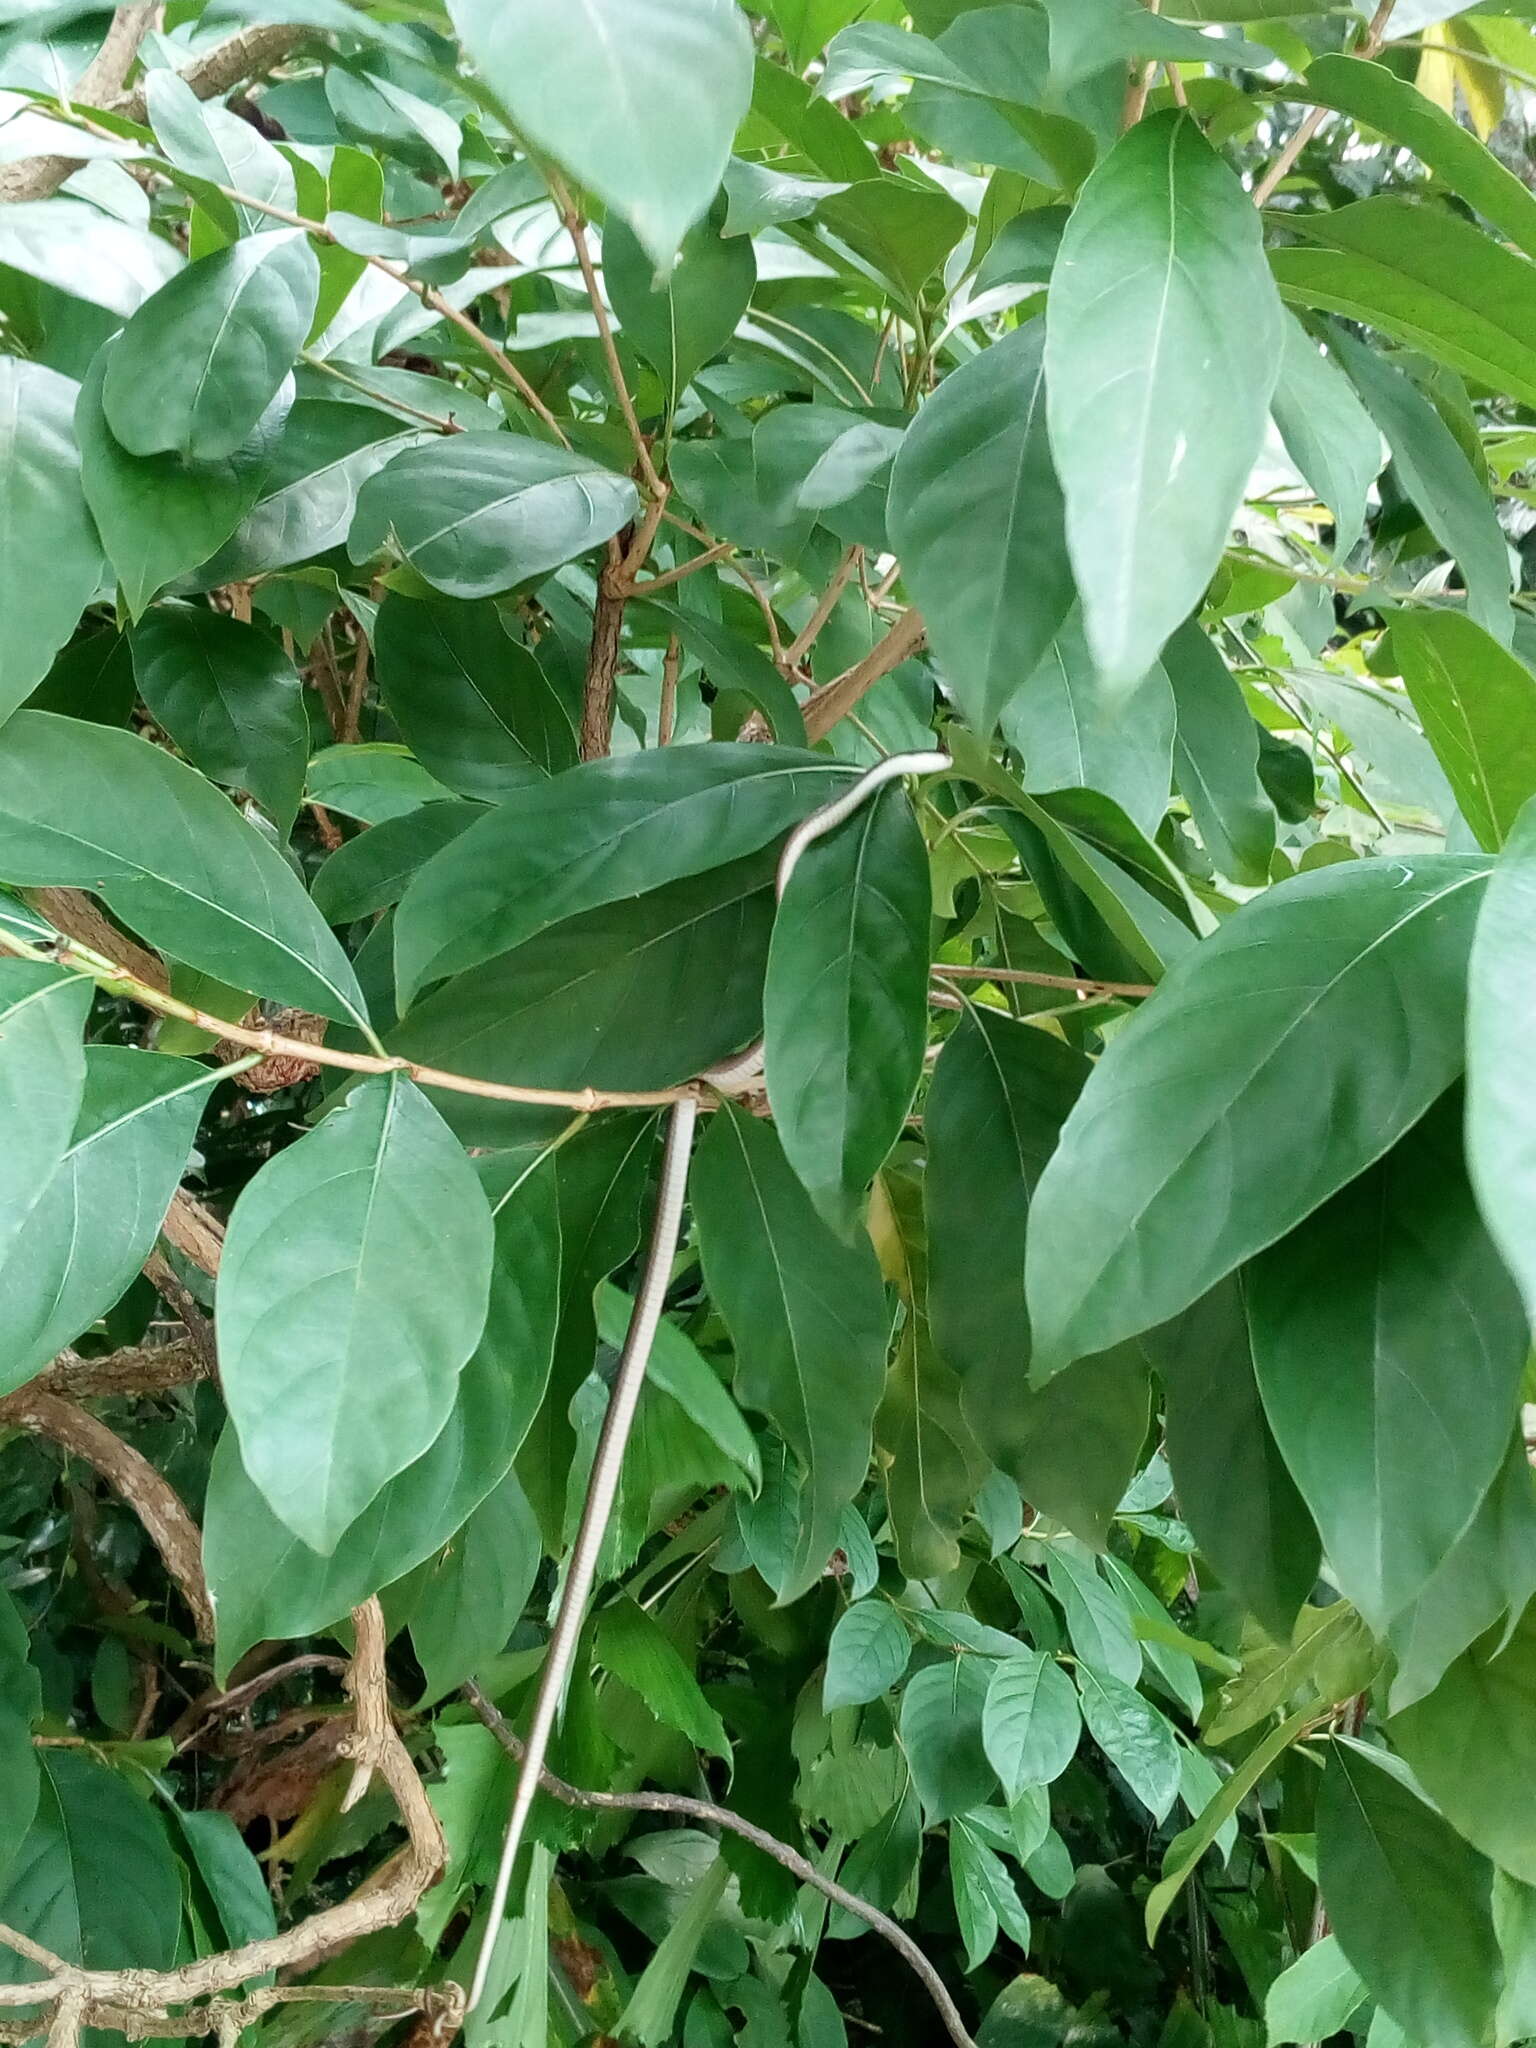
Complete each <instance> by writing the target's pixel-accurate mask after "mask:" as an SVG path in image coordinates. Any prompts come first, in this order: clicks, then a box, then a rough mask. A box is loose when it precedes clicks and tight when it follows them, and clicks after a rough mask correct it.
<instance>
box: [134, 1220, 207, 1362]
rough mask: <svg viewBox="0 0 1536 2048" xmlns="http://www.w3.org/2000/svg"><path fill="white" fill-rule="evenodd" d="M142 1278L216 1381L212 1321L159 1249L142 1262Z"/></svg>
mask: <svg viewBox="0 0 1536 2048" xmlns="http://www.w3.org/2000/svg"><path fill="white" fill-rule="evenodd" d="M144 1278H145V1279H146V1280H147V1281H148V1282H149V1283H150V1285H151V1286H152V1287H153V1288H154V1289H155V1291H156V1293H157V1294H158V1295H159V1296H160V1298H161V1300H162V1301H164V1302H166V1303H167V1304H168V1305H169V1306H170V1307H171V1308H173V1309H174V1310H175V1311H176V1314H177V1315H178V1316H179V1317H180V1319H181V1323H182V1327H183V1328H184V1329H185V1331H186V1333H187V1340H188V1342H189V1343H191V1344H193V1345H195V1346H196V1348H197V1353H198V1356H199V1357H200V1358H201V1359H202V1361H203V1370H204V1372H205V1374H206V1375H207V1377H208V1378H209V1379H217V1378H218V1376H219V1347H218V1340H217V1339H216V1337H215V1336H214V1330H213V1323H212V1320H211V1319H210V1318H209V1317H208V1316H206V1315H205V1314H204V1313H203V1305H202V1303H201V1302H200V1301H199V1300H198V1298H197V1296H196V1295H195V1294H194V1293H193V1292H192V1290H191V1288H190V1287H188V1286H187V1284H186V1282H185V1281H184V1280H183V1279H182V1277H181V1275H180V1274H179V1273H178V1272H177V1271H176V1268H175V1267H174V1266H173V1265H172V1264H171V1262H170V1260H169V1259H168V1258H167V1257H166V1256H165V1253H164V1252H163V1251H161V1250H160V1248H159V1247H158V1246H156V1248H155V1250H154V1251H152V1252H151V1253H150V1255H149V1257H148V1258H147V1259H146V1260H145V1261H144Z"/></svg>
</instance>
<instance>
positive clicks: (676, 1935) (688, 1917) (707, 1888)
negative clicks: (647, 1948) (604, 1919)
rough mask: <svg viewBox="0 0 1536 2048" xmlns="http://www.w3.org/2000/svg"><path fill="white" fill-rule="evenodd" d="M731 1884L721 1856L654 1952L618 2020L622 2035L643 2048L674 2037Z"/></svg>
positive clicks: (658, 2046) (653, 2047)
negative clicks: (679, 2013) (681, 2006)
mask: <svg viewBox="0 0 1536 2048" xmlns="http://www.w3.org/2000/svg"><path fill="white" fill-rule="evenodd" d="M730 1881H731V1867H730V1865H729V1864H728V1863H727V1862H726V1860H725V1858H724V1856H722V1855H717V1856H716V1857H715V1859H714V1861H713V1862H712V1863H711V1864H710V1866H709V1869H708V1870H707V1871H706V1872H705V1874H704V1875H703V1876H702V1877H700V1878H698V1879H696V1880H695V1882H694V1884H693V1885H692V1887H691V1888H690V1890H689V1893H688V1900H687V1903H686V1905H685V1906H684V1907H683V1910H682V1911H681V1913H679V1915H678V1916H677V1918H676V1920H674V1921H673V1923H672V1925H671V1926H670V1927H669V1928H668V1929H667V1931H666V1933H665V1934H664V1935H663V1936H662V1938H661V1940H660V1941H659V1942H658V1943H657V1944H656V1947H655V1948H654V1949H653V1951H652V1952H651V1955H650V1957H649V1959H648V1960H647V1962H646V1965H645V1968H644V1970H643V1971H642V1972H641V1974H640V1979H639V1981H638V1983H637V1984H636V1985H635V1988H634V1990H633V1991H632V1992H631V1994H630V1997H629V2002H628V2004H627V2005H626V2006H625V2008H624V2010H623V2012H622V2014H621V2015H620V2017H619V2022H618V2024H619V2029H620V2031H621V2033H623V2034H625V2035H627V2036H628V2037H629V2038H630V2039H631V2040H633V2041H635V2042H637V2043H638V2044H639V2048H664V2044H665V2043H666V2042H668V2041H670V2040H672V2039H674V2038H675V2035H674V2029H675V2027H676V2023H677V2009H678V2006H679V2004H680V2003H681V2002H682V1997H683V1993H684V1991H685V1990H686V1989H687V1986H688V1983H689V1979H690V1977H691V1976H692V1973H693V1972H694V1970H696V1969H699V1968H700V1967H701V1963H700V1951H701V1950H702V1949H703V1946H704V1942H705V1939H706V1937H707V1936H708V1935H709V1933H710V1931H711V1929H712V1928H713V1927H714V1926H715V1925H716V1923H717V1921H718V1918H719V1915H720V1910H721V1907H722V1905H723V1904H724V1902H725V1897H726V1890H727V1887H728V1886H729V1884H730Z"/></svg>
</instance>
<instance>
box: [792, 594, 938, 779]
mask: <svg viewBox="0 0 1536 2048" xmlns="http://www.w3.org/2000/svg"><path fill="white" fill-rule="evenodd" d="M924 630H925V629H924V626H923V615H922V613H921V612H920V611H918V610H917V609H916V607H915V606H914V607H912V608H911V609H909V610H907V611H904V612H903V613H902V615H901V617H900V618H899V619H898V620H897V621H896V623H895V625H894V626H892V628H891V630H890V631H889V632H888V633H887V634H886V636H885V638H884V639H883V640H880V641H878V642H877V643H876V644H875V646H874V647H872V648H871V649H870V651H869V653H868V654H866V655H865V657H864V659H863V660H862V661H860V662H855V664H854V666H853V667H852V668H850V669H845V670H844V671H843V673H842V674H841V675H840V676H837V677H835V678H834V679H833V680H832V681H831V682H830V683H828V684H827V685H826V686H825V688H823V689H820V690H818V691H817V692H816V694H815V695H814V696H813V697H811V698H810V699H809V700H808V701H807V703H806V707H805V732H806V737H807V739H809V740H810V741H811V743H812V744H813V745H814V744H815V742H816V741H817V740H820V739H825V738H826V736H827V734H828V733H829V732H830V731H831V730H832V728H833V726H834V725H836V723H837V721H838V720H839V719H840V718H844V717H846V716H847V714H848V713H849V712H850V711H851V710H852V709H853V707H854V705H855V704H857V703H858V701H859V699H860V698H861V697H862V696H864V694H865V693H866V691H868V690H871V689H873V688H874V686H875V684H876V683H878V682H879V681H881V679H882V678H883V677H885V676H888V675H889V674H890V672H891V670H892V669H893V668H899V667H900V666H901V664H902V662H904V661H905V660H906V659H907V658H908V656H910V655H913V654H916V652H917V650H918V649H919V648H920V647H921V646H922V644H923V635H924Z"/></svg>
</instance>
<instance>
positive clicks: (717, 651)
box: [649, 406, 812, 753]
mask: <svg viewBox="0 0 1536 2048" xmlns="http://www.w3.org/2000/svg"><path fill="white" fill-rule="evenodd" d="M794 410H795V411H796V412H810V411H811V410H812V408H811V407H810V406H796V407H795V408H794ZM685 445H686V444H685ZM694 445H697V444H694ZM649 609H650V610H651V611H652V612H655V613H657V614H659V615H660V617H662V618H663V619H665V620H666V622H667V626H668V629H669V630H670V631H671V632H674V633H675V634H676V635H677V637H678V639H679V640H681V641H682V643H683V648H684V651H685V652H686V653H688V654H691V655H692V656H693V658H694V660H695V661H697V662H698V664H699V666H700V668H701V669H702V671H703V672H704V674H705V675H706V676H707V677H708V679H709V681H710V682H712V683H713V684H714V685H715V688H716V690H717V691H737V692H739V693H740V694H741V695H742V696H743V697H745V698H746V699H747V700H748V702H749V703H751V704H752V705H753V707H754V708H755V709H756V710H758V711H761V712H762V714H763V716H764V718H766V719H767V721H768V723H769V725H770V726H771V727H772V728H773V736H774V738H775V739H776V740H777V741H779V742H780V744H781V745H783V746H786V747H804V746H806V745H808V742H807V740H806V736H805V714H804V712H803V711H802V710H801V708H800V701H799V699H798V698H797V697H796V695H795V693H794V691H793V690H792V689H791V688H790V686H789V684H788V683H787V682H786V681H785V680H784V677H783V676H782V675H781V674H780V672H779V671H778V669H776V668H775V667H774V665H773V663H772V662H771V661H770V660H769V659H768V657H767V655H766V654H764V653H762V651H761V650H760V649H759V648H756V647H754V646H753V645H752V643H751V641H750V640H747V639H745V638H743V636H742V635H741V634H740V633H737V632H732V631H730V630H729V629H727V628H726V627H724V626H722V625H719V624H718V623H717V622H716V621H715V620H713V619H708V618H704V617H702V616H701V615H700V614H699V613H698V612H691V611H687V610H685V609H684V607H683V606H682V605H677V604H669V603H668V602H667V601H666V600H665V599H664V598H652V599H651V600H650V605H649ZM720 744H722V745H726V746H729V745H732V744H734V743H733V742H731V741H728V740H727V741H723V742H720ZM688 751H689V753H693V752H695V751H696V749H695V748H693V747H690V748H689V749H688Z"/></svg>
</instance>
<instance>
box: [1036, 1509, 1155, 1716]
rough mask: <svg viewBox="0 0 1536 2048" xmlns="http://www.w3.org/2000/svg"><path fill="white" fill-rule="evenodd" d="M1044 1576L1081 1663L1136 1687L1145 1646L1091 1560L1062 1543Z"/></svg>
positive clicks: (1122, 1607)
mask: <svg viewBox="0 0 1536 2048" xmlns="http://www.w3.org/2000/svg"><path fill="white" fill-rule="evenodd" d="M1046 1573H1047V1576H1048V1577H1049V1579H1050V1582H1051V1591H1052V1592H1053V1593H1054V1594H1055V1596H1056V1598H1057V1600H1058V1601H1059V1603H1060V1605H1061V1610H1062V1613H1063V1614H1064V1615H1065V1617H1066V1623H1067V1634H1068V1636H1069V1637H1070V1638H1071V1642H1072V1648H1073V1650H1074V1651H1075V1652H1076V1654H1077V1656H1078V1658H1079V1660H1080V1661H1081V1662H1082V1664H1083V1665H1084V1666H1085V1667H1089V1668H1091V1669H1093V1670H1095V1671H1102V1672H1105V1673H1107V1674H1108V1676H1109V1677H1111V1678H1116V1679H1118V1680H1119V1681H1120V1683H1121V1684H1122V1685H1127V1686H1133V1685H1134V1684H1135V1683H1136V1681H1137V1679H1138V1678H1139V1677H1140V1676H1141V1668H1142V1648H1141V1643H1140V1641H1139V1640H1138V1638H1137V1635H1136V1631H1135V1630H1134V1628H1133V1627H1132V1626H1131V1617H1130V1615H1129V1613H1128V1612H1127V1610H1126V1608H1125V1606H1124V1605H1123V1603H1122V1602H1121V1601H1120V1600H1118V1599H1117V1598H1116V1596H1115V1594H1114V1593H1113V1591H1112V1590H1111V1589H1110V1588H1109V1587H1108V1586H1107V1585H1106V1584H1105V1583H1104V1581H1103V1579H1102V1578H1100V1576H1099V1573H1098V1569H1097V1567H1096V1566H1095V1564H1094V1562H1093V1559H1092V1558H1091V1557H1089V1556H1087V1555H1085V1554H1081V1553H1079V1552H1077V1551H1075V1550H1074V1549H1073V1548H1072V1547H1071V1546H1070V1545H1068V1544H1058V1545H1056V1546H1055V1547H1053V1548H1052V1550H1051V1552H1050V1554H1049V1556H1048V1557H1047V1559H1046Z"/></svg>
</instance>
